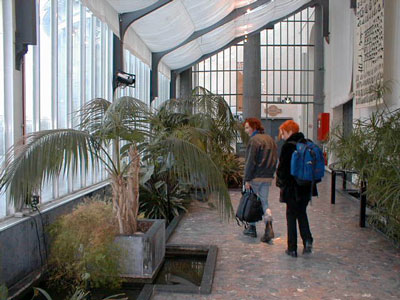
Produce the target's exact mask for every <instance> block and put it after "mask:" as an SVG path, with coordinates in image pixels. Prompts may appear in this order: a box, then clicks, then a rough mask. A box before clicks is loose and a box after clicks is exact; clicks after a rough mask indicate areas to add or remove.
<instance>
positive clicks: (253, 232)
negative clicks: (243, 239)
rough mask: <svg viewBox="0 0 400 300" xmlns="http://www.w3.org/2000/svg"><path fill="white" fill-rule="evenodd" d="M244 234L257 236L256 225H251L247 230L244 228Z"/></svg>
mask: <svg viewBox="0 0 400 300" xmlns="http://www.w3.org/2000/svg"><path fill="white" fill-rule="evenodd" d="M243 234H244V235H248V236H251V237H257V229H256V226H255V225H250V226H249V227H247V228H246V229H245V230H243Z"/></svg>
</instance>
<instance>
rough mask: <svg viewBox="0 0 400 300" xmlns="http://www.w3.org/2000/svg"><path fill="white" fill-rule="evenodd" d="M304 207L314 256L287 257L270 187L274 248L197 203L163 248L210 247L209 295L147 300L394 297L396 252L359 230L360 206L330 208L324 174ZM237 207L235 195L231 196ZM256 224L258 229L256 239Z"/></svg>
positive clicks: (398, 293)
mask: <svg viewBox="0 0 400 300" xmlns="http://www.w3.org/2000/svg"><path fill="white" fill-rule="evenodd" d="M319 191H320V196H319V198H314V200H313V202H312V205H311V206H309V207H308V215H309V220H310V226H311V231H312V233H313V236H314V253H312V254H311V255H301V251H302V244H301V239H300V237H299V240H298V243H299V257H298V258H292V257H289V256H287V255H286V254H285V253H284V250H285V249H286V220H285V205H284V204H281V203H279V201H278V188H276V187H275V186H274V185H273V186H272V187H271V191H270V198H269V203H270V207H271V209H272V212H273V216H274V230H275V234H276V235H277V238H276V239H275V240H274V244H273V245H267V244H264V243H260V241H259V238H257V239H255V238H250V237H246V236H243V235H242V228H239V227H238V226H237V224H236V222H234V221H231V222H221V221H220V219H219V217H218V214H217V212H216V211H214V210H211V209H209V208H208V206H207V204H205V203H199V202H196V203H194V205H193V206H192V207H191V209H190V211H189V213H187V214H186V216H185V217H184V218H183V220H182V221H181V223H180V224H179V226H178V228H177V229H176V231H175V232H174V234H173V236H172V237H171V238H170V240H169V242H170V243H179V244H214V245H217V246H218V249H219V252H218V259H217V266H216V272H215V276H214V283H213V289H212V293H211V294H210V295H190V294H178V293H176V294H171V293H159V292H156V293H154V295H153V299H154V300H164V299H165V300H168V299H171V300H180V299H232V300H233V299H332V300H334V299H336V300H337V299H382V300H386V299H400V250H399V249H397V248H395V247H394V246H393V245H392V244H391V243H390V242H389V241H387V240H386V239H385V238H384V237H383V236H382V235H381V234H379V233H377V232H375V231H374V230H372V229H371V228H360V227H358V214H359V205H358V203H357V202H356V201H352V200H349V199H348V198H346V197H345V196H343V195H341V194H340V193H337V194H336V195H337V196H336V204H335V205H331V204H330V176H329V175H328V176H326V178H325V180H324V181H323V182H322V183H320V184H319ZM231 197H232V202H233V205H234V207H235V208H236V206H237V204H238V201H239V198H240V193H239V192H237V191H232V192H231ZM262 229H263V228H262V225H261V224H259V225H258V227H257V230H258V233H259V236H260V235H261V233H262Z"/></svg>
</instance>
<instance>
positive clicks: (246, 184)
mask: <svg viewBox="0 0 400 300" xmlns="http://www.w3.org/2000/svg"><path fill="white" fill-rule="evenodd" d="M244 187H245V189H246V190H249V189H251V184H250V182H248V181H246V183H245V185H244Z"/></svg>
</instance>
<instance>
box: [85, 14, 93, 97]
mask: <svg viewBox="0 0 400 300" xmlns="http://www.w3.org/2000/svg"><path fill="white" fill-rule="evenodd" d="M85 21H86V30H85V51H86V53H85V57H86V66H85V87H86V89H85V90H86V97H85V102H86V101H89V100H90V99H92V98H93V95H92V61H93V58H92V56H93V55H92V52H93V35H92V32H93V30H92V26H93V18H92V13H91V12H90V11H89V10H88V9H86V20H85Z"/></svg>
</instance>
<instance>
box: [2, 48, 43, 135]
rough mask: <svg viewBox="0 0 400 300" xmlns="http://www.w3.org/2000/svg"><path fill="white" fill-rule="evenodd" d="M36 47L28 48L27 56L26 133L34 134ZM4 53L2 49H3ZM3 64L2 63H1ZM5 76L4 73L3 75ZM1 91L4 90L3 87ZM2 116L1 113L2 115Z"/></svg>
mask: <svg viewBox="0 0 400 300" xmlns="http://www.w3.org/2000/svg"><path fill="white" fill-rule="evenodd" d="M34 47H35V46H28V52H27V53H26V54H25V57H24V59H25V79H24V81H25V132H26V133H30V132H33V131H34V130H35V129H36V128H35V129H34V123H33V121H34V101H35V98H34V89H33V84H34V83H33V71H34V69H33V57H34V54H33V51H34ZM1 51H2V48H1ZM1 63H2V61H1ZM0 76H3V72H1V75H0ZM0 82H1V83H0V84H1V85H3V80H1V79H0ZM1 90H3V88H2V87H1ZM0 115H1V113H0Z"/></svg>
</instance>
